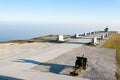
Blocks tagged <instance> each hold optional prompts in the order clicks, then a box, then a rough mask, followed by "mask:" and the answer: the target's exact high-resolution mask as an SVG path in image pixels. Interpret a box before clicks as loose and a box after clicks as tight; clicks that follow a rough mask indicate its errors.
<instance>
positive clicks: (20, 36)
mask: <svg viewBox="0 0 120 80" xmlns="http://www.w3.org/2000/svg"><path fill="white" fill-rule="evenodd" d="M104 28H105V26H101V27H100V26H96V25H85V24H0V42H4V41H10V40H24V39H31V38H36V37H40V36H46V35H60V34H68V35H74V34H76V33H78V34H82V33H85V32H92V31H97V30H104Z"/></svg>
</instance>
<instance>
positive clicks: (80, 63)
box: [70, 55, 87, 76]
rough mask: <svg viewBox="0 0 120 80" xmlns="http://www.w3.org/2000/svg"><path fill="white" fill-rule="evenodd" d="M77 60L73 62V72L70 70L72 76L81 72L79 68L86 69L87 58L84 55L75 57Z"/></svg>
mask: <svg viewBox="0 0 120 80" xmlns="http://www.w3.org/2000/svg"><path fill="white" fill-rule="evenodd" d="M76 58H77V60H76V62H75V70H74V71H73V72H70V74H71V75H72V76H77V75H79V73H80V72H81V70H82V69H83V70H86V64H87V58H86V57H84V55H83V56H82V57H76Z"/></svg>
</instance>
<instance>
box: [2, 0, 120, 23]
mask: <svg viewBox="0 0 120 80" xmlns="http://www.w3.org/2000/svg"><path fill="white" fill-rule="evenodd" d="M119 21H120V0H0V22H24V23H26V22H32V23H75V24H76V23H102V24H106V23H107V24H119Z"/></svg>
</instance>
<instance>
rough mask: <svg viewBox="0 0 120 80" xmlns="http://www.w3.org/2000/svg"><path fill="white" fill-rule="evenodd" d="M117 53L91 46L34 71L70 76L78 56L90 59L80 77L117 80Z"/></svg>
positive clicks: (76, 50)
mask: <svg viewBox="0 0 120 80" xmlns="http://www.w3.org/2000/svg"><path fill="white" fill-rule="evenodd" d="M115 53H116V51H115V50H113V49H103V48H98V47H91V46H81V47H79V48H76V49H74V50H72V51H70V52H68V53H66V54H64V55H61V56H59V57H57V58H55V59H53V60H50V61H48V62H46V63H41V64H40V65H38V66H35V67H33V68H32V69H35V70H39V71H41V72H50V73H55V74H60V75H67V76H70V75H69V72H71V71H73V68H74V65H75V60H76V56H82V55H83V54H84V55H85V57H87V58H88V66H87V69H86V70H85V71H82V72H81V74H80V75H79V76H78V77H81V78H87V79H91V80H116V77H115V72H116V60H115Z"/></svg>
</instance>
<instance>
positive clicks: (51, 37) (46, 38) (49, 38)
mask: <svg viewBox="0 0 120 80" xmlns="http://www.w3.org/2000/svg"><path fill="white" fill-rule="evenodd" d="M55 39H56V35H48V36H42V37H37V38H33V39H26V40H12V41H7V42H0V43H21V44H22V43H34V42H52V41H53V42H54V41H55Z"/></svg>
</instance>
